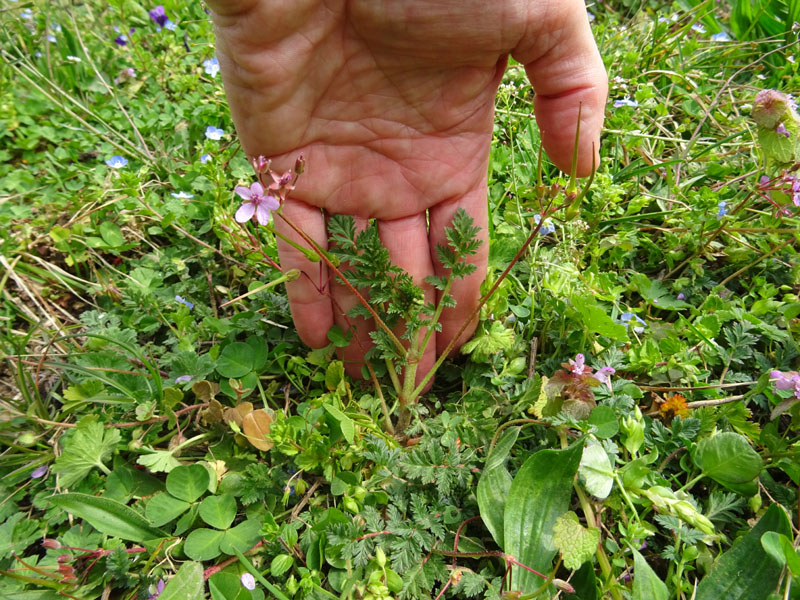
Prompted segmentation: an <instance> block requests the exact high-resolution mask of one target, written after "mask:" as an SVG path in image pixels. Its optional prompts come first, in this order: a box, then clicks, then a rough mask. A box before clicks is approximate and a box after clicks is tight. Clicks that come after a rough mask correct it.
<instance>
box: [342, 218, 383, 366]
mask: <svg viewBox="0 0 800 600" xmlns="http://www.w3.org/2000/svg"><path fill="white" fill-rule="evenodd" d="M353 219H354V221H355V226H356V228H355V230H356V235H358V234H359V233H361V232H362V231H364V229H366V228H367V226H368V225H369V221H368V220H367V219H364V218H361V217H353ZM348 269H349V267H348V266H347V264H346V263H345V264H342V265H340V266H339V270H340V271H341V272H343V273H346V272H347V271H348ZM358 291H359V293H360V294H361V295H362V297H364V298H365V299H368V296H367V294H366V290H358ZM331 298H332V301H333V319H334V322H335V323H336V324H337V325H338V326H339V327H341V328H342V330H343V331H352V332H353V337H352V339H351V340H350V344H349V345H348V346H346V347H344V348H339V349H338V354H339V358H340V360H341V361H342V362H343V363H344V366H345V370H346V371H347V374H348V375H350V377H352V378H353V379H361V366H362V365H363V364H364V355H365V354H366V353H367V351H368V350H369V349H370V348H372V339H371V338H370V336H369V332H370V331H372V329H373V328H374V326H373V324H372V323H371V322H370V321H368V320H367V319H365V318H363V317H350V316H348V313H349V312H350V310H352V309H353V308H354V307H355V306H356V305H357V304H359V303H360V300H359V299H358V298H357V297H356V296H355V294H353V292H352V290H350V289H349V288H348V287H347V286H345V285H344V284H343V283H342V282H341V281H340V280H339V278H338V277H335V276H334V277H332V278H331Z"/></svg>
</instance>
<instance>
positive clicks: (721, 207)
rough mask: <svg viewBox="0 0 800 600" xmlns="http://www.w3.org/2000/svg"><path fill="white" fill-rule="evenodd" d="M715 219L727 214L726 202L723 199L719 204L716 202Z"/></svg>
mask: <svg viewBox="0 0 800 600" xmlns="http://www.w3.org/2000/svg"><path fill="white" fill-rule="evenodd" d="M717 208H718V209H719V210H718V211H717V219H721V218H722V217H724V216H725V215H727V214H728V203H727V202H725V200H722V201H721V202H720V203H719V204H717Z"/></svg>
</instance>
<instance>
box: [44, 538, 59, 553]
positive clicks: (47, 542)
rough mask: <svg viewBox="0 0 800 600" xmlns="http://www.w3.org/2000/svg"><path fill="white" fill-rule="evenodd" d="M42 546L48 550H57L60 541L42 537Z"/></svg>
mask: <svg viewBox="0 0 800 600" xmlns="http://www.w3.org/2000/svg"><path fill="white" fill-rule="evenodd" d="M42 548H47V549H48V550H58V549H59V548H61V543H60V542H59V541H58V540H54V539H53V538H44V539H43V540H42Z"/></svg>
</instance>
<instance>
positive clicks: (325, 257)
mask: <svg viewBox="0 0 800 600" xmlns="http://www.w3.org/2000/svg"><path fill="white" fill-rule="evenodd" d="M277 214H278V215H279V216H280V217H281V218H282V219H283V220H284V222H285V223H286V224H287V225H288V226H289V227H291V228H292V229H294V230H295V232H297V234H298V235H299V236H300V237H301V238H303V241H304V242H305V243H306V244H308V245H309V246H310V247H311V248H312V249H313V250H314V252H316V253H317V255H318V256H319V257H320V258H321V259H322V261H323V262H324V263H325V264H326V265H327V266H328V268H329V269H330V270H331V271H333V272H334V274H335V275H336V277H338V278H339V281H341V282H342V283H343V284H344V286H345V287H346V288H347V289H348V290H350V292H351V293H352V294H353V295H354V296H355V297H356V299H357V300H358V301H359V302H360V303H361V304H362V306H363V307H364V308H366V309H367V311H368V312H369V314H370V316H371V317H372V318H373V319H375V323H376V324H377V325H378V327H380V328H381V329H383V330H384V331H385V332H386V335H388V336H389V339H390V340H392V343H393V344H394V345H395V346H396V348H397V351H398V353H399V354H400V355H401V356H405V354H406V348H405V346H403V343H402V342H401V341H400V340H399V339H398V338H397V336H396V335H395V334H394V332H393V331H392V330H391V329H390V328H389V326H388V325H387V324H386V323H384V322H383V319H381V318H380V317H379V316H378V313H376V312H375V311H374V310H373V308H372V307H371V306H370V305H369V302H367V301H366V299H365V298H364V296H362V295H361V293H360V292H359V291H358V290H357V289H356V288H354V287H353V286H352V284H351V283H350V282H349V281H347V278H346V277H345V276H344V275H343V274H342V272H341V271H340V270H339V268H338V267H337V266H336V265H334V264H333V262H331V259H330V258H328V253H327V252H325V251H324V250H323V249H322V248H320V247H319V244H317V242H315V241H314V240H313V239H311V237H309V236H308V234H306V232H305V231H303V230H302V229H300V227H298V226H297V225H295V223H294V222H293V221H292V220H291V219H289V218H288V217H287V216H286V215H284V214H283V213H282V212H278V213H277Z"/></svg>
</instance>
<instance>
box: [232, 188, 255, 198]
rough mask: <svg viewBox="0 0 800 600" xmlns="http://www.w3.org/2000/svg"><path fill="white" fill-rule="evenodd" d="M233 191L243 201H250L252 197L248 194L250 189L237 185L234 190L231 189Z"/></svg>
mask: <svg viewBox="0 0 800 600" xmlns="http://www.w3.org/2000/svg"><path fill="white" fill-rule="evenodd" d="M233 191H234V192H235V193H236V195H237V196H239V198H242V199H244V200H250V198H252V197H253V196H252V194H251V193H250V188H246V187H244V186H243V185H237V186H236V187H235V188H233Z"/></svg>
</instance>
